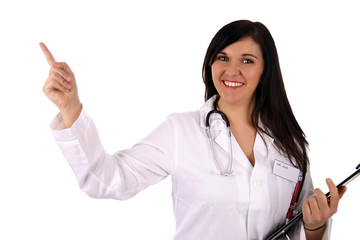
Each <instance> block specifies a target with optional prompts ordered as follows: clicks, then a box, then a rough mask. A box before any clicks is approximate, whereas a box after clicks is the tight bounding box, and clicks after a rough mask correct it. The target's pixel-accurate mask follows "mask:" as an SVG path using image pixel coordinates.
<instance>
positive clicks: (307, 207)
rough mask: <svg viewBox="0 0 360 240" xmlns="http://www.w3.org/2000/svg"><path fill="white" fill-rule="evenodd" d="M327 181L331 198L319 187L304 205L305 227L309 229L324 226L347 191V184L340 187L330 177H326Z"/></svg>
mask: <svg viewBox="0 0 360 240" xmlns="http://www.w3.org/2000/svg"><path fill="white" fill-rule="evenodd" d="M326 183H327V185H328V187H329V190H330V198H329V199H328V198H327V197H326V195H325V194H324V193H323V192H322V191H321V190H320V189H318V188H317V189H315V191H314V195H313V196H310V197H309V198H308V199H306V200H305V202H304V204H303V206H302V212H303V222H304V227H305V228H307V229H318V228H320V227H322V226H324V225H325V224H326V221H327V220H328V219H329V218H330V217H331V216H332V215H334V214H335V213H336V212H337V207H338V204H339V200H340V199H341V198H342V196H343V195H344V193H345V191H346V187H345V186H343V187H341V188H340V189H338V188H337V187H336V186H335V184H334V183H333V181H332V180H331V179H330V178H328V179H326Z"/></svg>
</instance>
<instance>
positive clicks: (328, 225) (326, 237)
mask: <svg viewBox="0 0 360 240" xmlns="http://www.w3.org/2000/svg"><path fill="white" fill-rule="evenodd" d="M331 225H332V218H329V219H328V220H327V222H326V229H325V232H324V235H323V237H322V238H321V240H329V239H330V237H331ZM301 229H302V231H301V232H302V234H301V235H302V236H301V237H300V239H306V237H305V229H304V225H303V224H301Z"/></svg>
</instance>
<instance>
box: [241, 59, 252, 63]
mask: <svg viewBox="0 0 360 240" xmlns="http://www.w3.org/2000/svg"><path fill="white" fill-rule="evenodd" d="M241 62H242V63H245V64H249V63H253V62H254V61H253V60H251V59H243V60H242V61H241Z"/></svg>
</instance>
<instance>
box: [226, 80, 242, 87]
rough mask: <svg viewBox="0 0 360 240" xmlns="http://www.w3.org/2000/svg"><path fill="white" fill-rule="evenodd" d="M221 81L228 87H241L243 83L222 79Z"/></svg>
mask: <svg viewBox="0 0 360 240" xmlns="http://www.w3.org/2000/svg"><path fill="white" fill-rule="evenodd" d="M223 82H224V84H225V85H226V86H228V87H241V86H243V85H244V84H245V83H241V82H230V81H226V80H224V81H223Z"/></svg>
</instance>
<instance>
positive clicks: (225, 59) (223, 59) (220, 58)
mask: <svg viewBox="0 0 360 240" xmlns="http://www.w3.org/2000/svg"><path fill="white" fill-rule="evenodd" d="M216 59H217V60H219V61H229V58H228V57H225V56H218V57H217V58H216Z"/></svg>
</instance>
